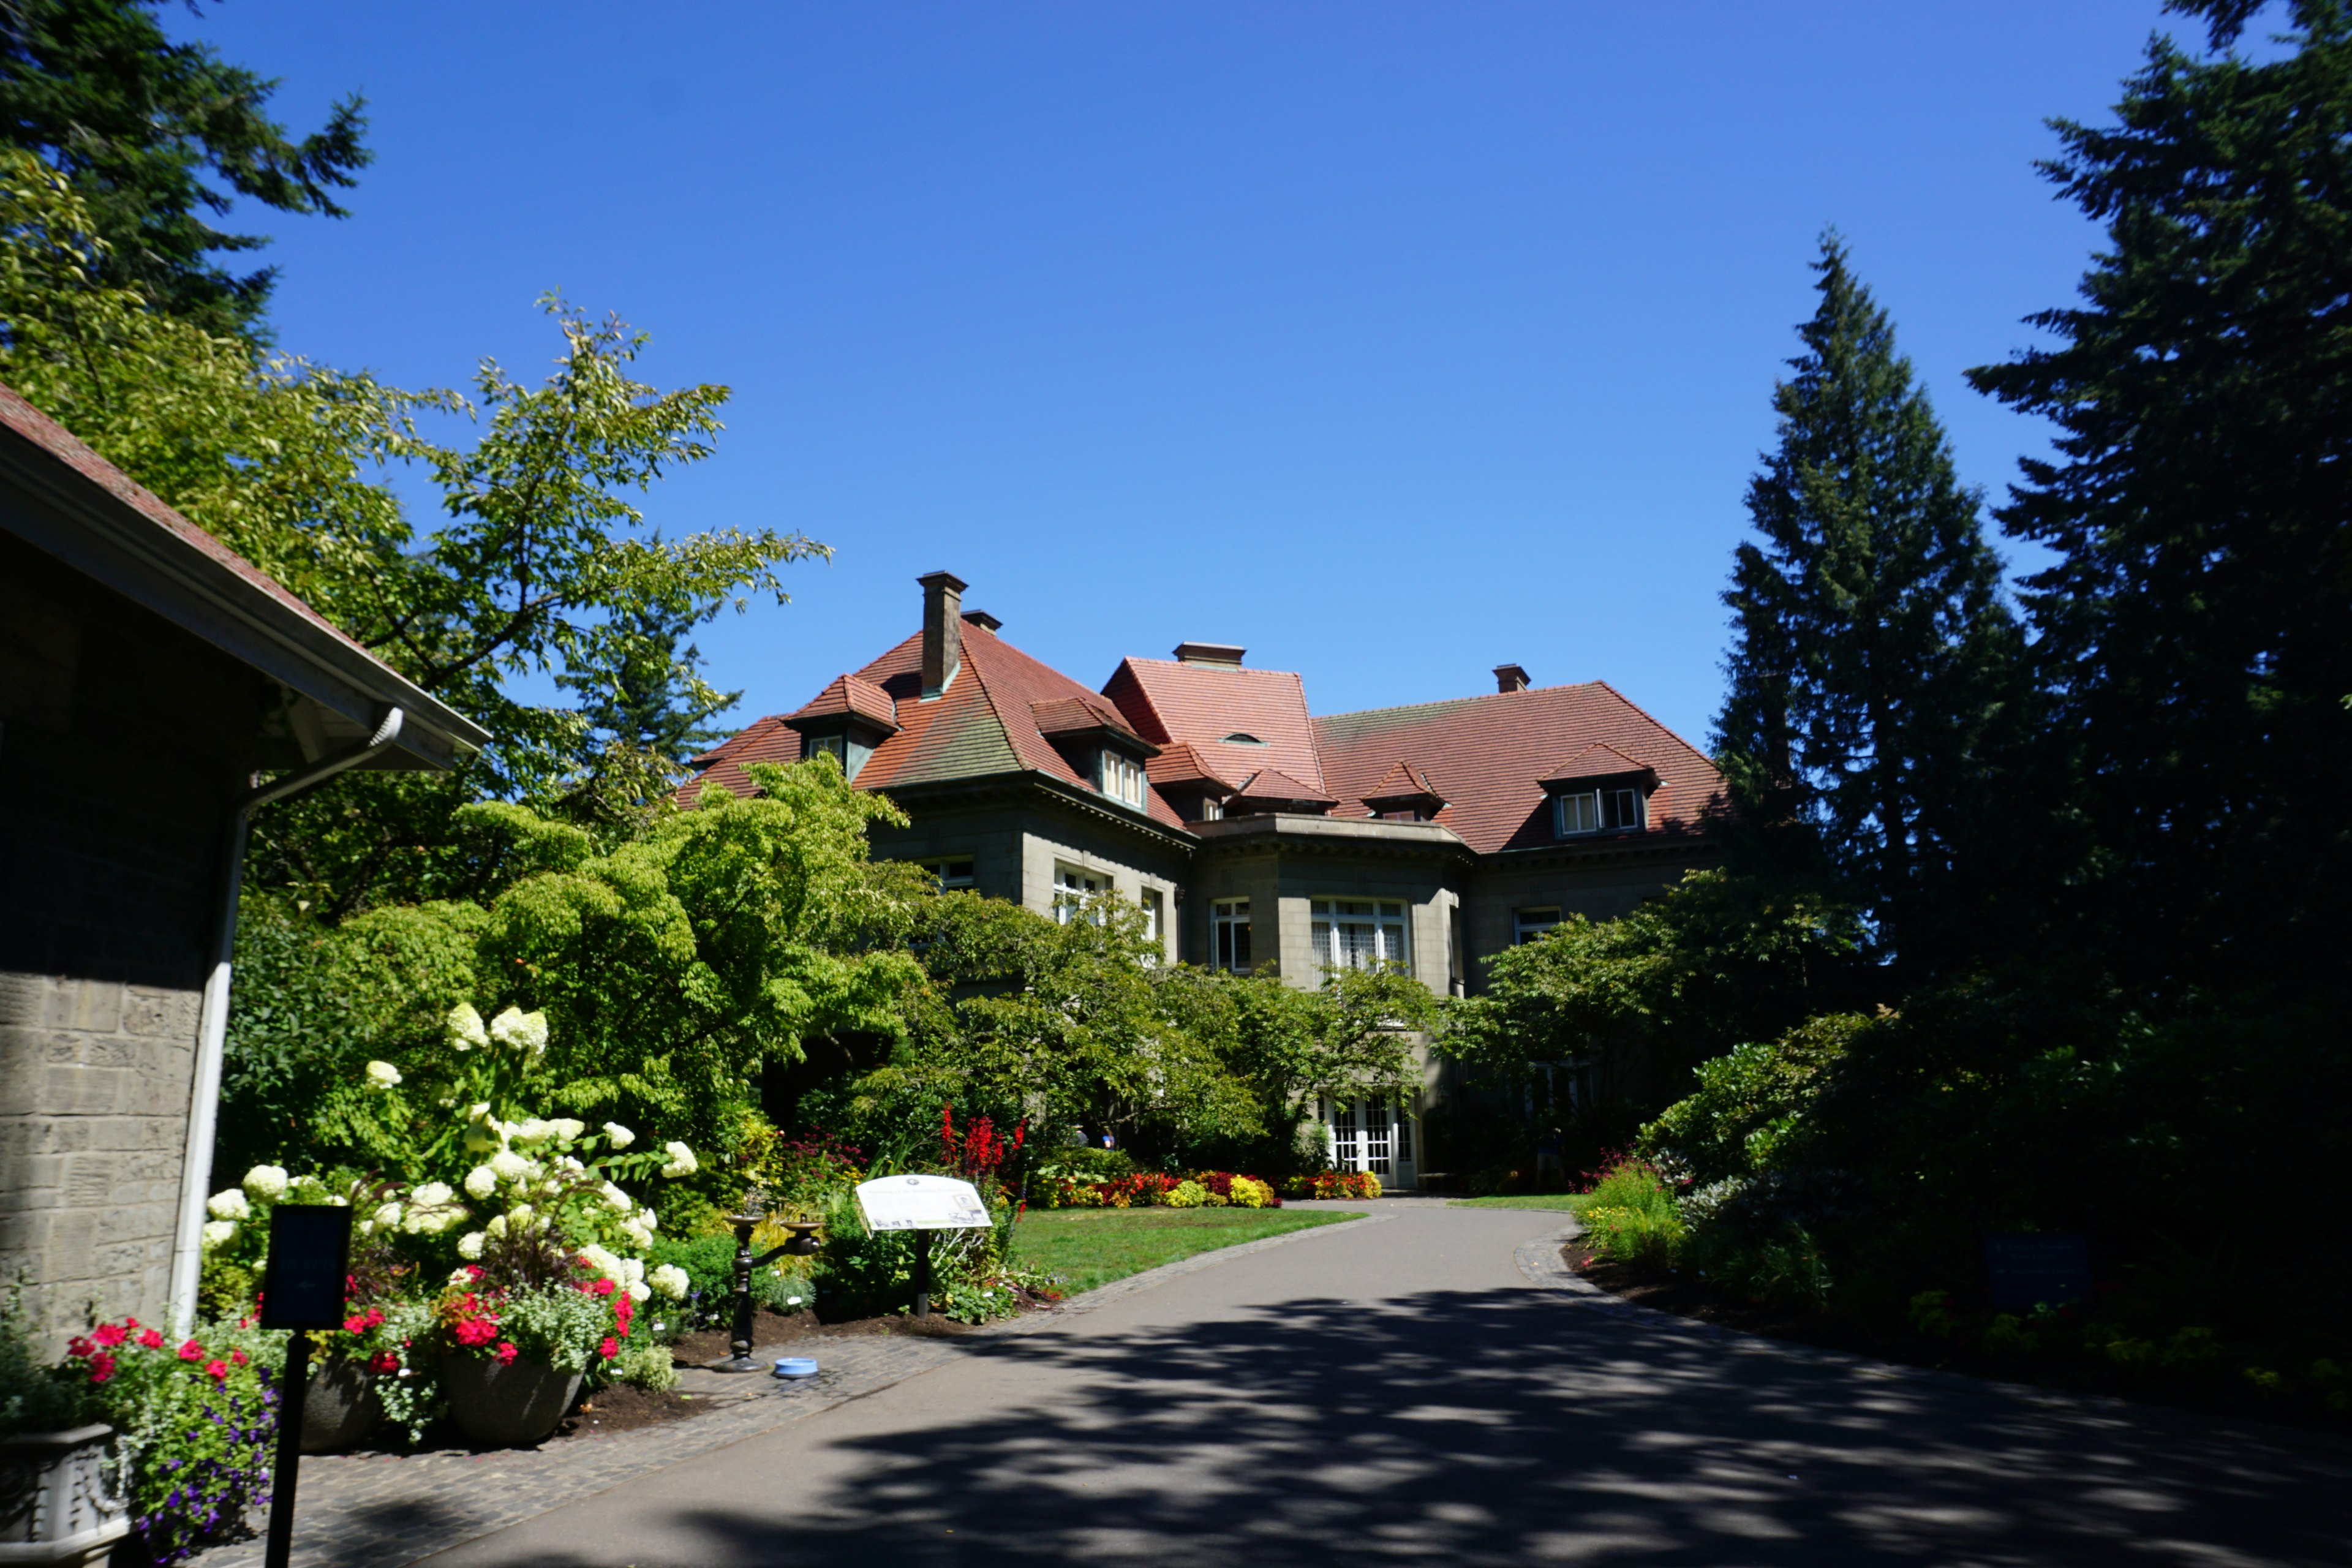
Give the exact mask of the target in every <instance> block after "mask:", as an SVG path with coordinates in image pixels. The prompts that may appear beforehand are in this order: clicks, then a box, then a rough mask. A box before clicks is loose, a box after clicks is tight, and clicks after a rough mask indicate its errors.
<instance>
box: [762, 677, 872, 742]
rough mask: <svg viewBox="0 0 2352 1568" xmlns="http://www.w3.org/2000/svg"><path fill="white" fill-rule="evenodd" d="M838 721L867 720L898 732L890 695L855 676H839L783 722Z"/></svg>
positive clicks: (870, 682)
mask: <svg viewBox="0 0 2352 1568" xmlns="http://www.w3.org/2000/svg"><path fill="white" fill-rule="evenodd" d="M839 718H858V719H864V720H866V721H869V722H871V723H874V724H876V725H877V726H879V727H880V728H882V729H883V730H886V731H887V730H896V729H897V728H898V704H897V703H896V702H894V701H892V700H890V694H889V693H888V692H887V691H885V690H883V689H881V688H880V687H878V686H877V685H875V684H874V683H873V682H872V681H870V680H866V679H862V678H861V677H858V676H855V675H836V676H835V677H834V678H833V683H832V684H831V685H829V686H827V687H826V688H825V689H824V690H823V691H820V692H818V693H817V694H816V695H815V696H814V697H813V698H811V699H809V700H808V701H807V702H806V703H804V704H803V706H801V707H800V708H797V709H795V710H793V713H792V716H791V717H790V718H788V719H786V720H785V721H784V722H786V723H788V724H790V723H795V722H798V721H803V720H810V719H839Z"/></svg>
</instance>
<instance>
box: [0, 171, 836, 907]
mask: <svg viewBox="0 0 2352 1568" xmlns="http://www.w3.org/2000/svg"><path fill="white" fill-rule="evenodd" d="M109 252H110V247H109V242H108V241H107V240H106V239H105V238H104V237H102V236H101V235H100V233H99V232H98V229H97V226H96V220H95V218H94V217H93V216H92V215H91V213H90V211H89V205H88V204H87V203H86V202H84V201H83V200H82V199H81V198H80V196H79V195H78V194H77V193H76V192H75V191H74V190H73V189H72V187H71V185H70V184H69V183H68V182H67V181H66V180H65V179H64V178H63V177H62V176H60V175H58V174H56V173H55V172H53V171H50V170H47V169H45V168H43V167H41V166H40V165H39V164H38V163H37V161H35V160H33V159H31V158H30V157H28V156H27V155H26V154H23V153H12V154H7V155H5V157H0V322H5V326H6V334H5V342H0V377H5V379H6V380H7V381H8V382H9V384H12V385H14V386H16V388H17V390H19V391H20V392H22V393H24V394H25V395H26V396H27V397H28V398H30V399H31V400H32V401H33V402H34V403H35V404H36V405H37V406H39V407H41V408H42V409H43V410H44V411H46V412H47V413H49V414H50V415H52V416H54V417H56V418H58V420H59V421H60V422H61V423H63V424H65V425H66V426H67V427H68V428H69V429H71V430H72V431H73V432H74V433H75V434H76V435H78V436H79V437H81V438H82V439H84V440H85V441H88V442H89V444H90V445H91V446H92V447H95V448H96V449H97V450H98V452H99V453H100V455H101V456H103V457H105V458H108V459H109V460H110V461H111V462H113V463H115V464H116V465H117V466H118V467H120V468H122V469H123V470H124V471H125V472H127V473H129V474H130V475H131V477H132V478H133V479H138V480H139V481H140V482H142V484H145V485H146V486H147V487H148V488H149V489H152V490H154V491H155V492H156V493H157V494H158V495H160V496H161V497H163V500H166V501H169V502H171V503H172V504H173V506H175V507H177V508H179V509H180V510H182V511H183V512H184V513H186V514H187V515H188V516H189V517H190V518H192V519H193V520H194V521H196V522H197V523H199V524H201V525H203V526H204V527H205V528H206V529H208V530H210V531H212V532H214V533H215V534H216V535H218V536H219V537H220V538H221V539H222V540H223V541H224V542H226V543H227V544H228V545H229V546H230V547H231V548H233V549H235V550H236V551H237V552H239V553H241V554H243V555H244V556H246V558H247V559H248V560H250V561H252V562H253V563H255V564H256V565H257V566H259V567H261V568H262V569H263V570H264V571H266V572H268V573H269V574H271V575H272V576H274V577H276V578H277V579H278V581H280V582H282V583H284V584H286V585H287V586H288V587H289V588H291V589H293V590H294V591H295V592H296V593H297V594H299V595H302V597H303V598H304V599H306V600H307V601H309V602H310V604H311V605H313V606H315V607H316V608H317V609H318V610H319V611H320V613H321V614H323V615H325V616H327V617H328V618H329V619H330V620H331V621H333V622H334V623H335V624H336V625H337V626H340V627H341V628H342V629H343V630H344V631H346V632H348V633H349V634H351V636H352V637H354V638H356V639H357V640H358V641H359V642H361V643H362V645H364V646H366V647H369V648H371V649H373V651H375V652H376V653H377V654H379V655H380V656H381V657H383V658H384V659H385V660H386V661H387V662H388V663H390V664H392V665H393V666H394V668H398V669H400V670H401V671H402V672H403V673H404V674H405V675H407V676H408V677H409V678H410V679H413V680H415V682H416V684H417V685H418V686H420V687H422V688H423V689H425V690H426V691H429V692H431V693H433V694H434V695H435V696H436V697H439V698H440V699H442V700H444V701H446V702H447V703H449V705H450V706H452V707H454V708H456V709H457V710H459V711H460V712H463V713H465V714H466V715H467V717H469V718H471V719H473V720H475V721H477V722H479V723H480V724H482V725H483V727H484V728H486V729H488V731H490V732H491V734H492V736H493V738H494V740H493V744H492V745H491V747H490V748H489V750H488V752H487V753H486V754H485V755H483V756H482V757H481V758H479V759H478V760H476V761H475V762H474V763H472V764H470V765H469V766H467V767H465V768H462V769H459V770H457V772H455V773H451V774H447V775H440V776H425V775H416V774H404V775H394V774H373V773H353V774H347V775H345V776H344V777H342V778H341V779H338V780H336V781H334V782H333V783H332V784H330V785H328V786H327V787H326V788H324V789H322V790H320V791H319V792H317V793H316V794H314V795H309V796H305V797H303V798H302V799H300V800H299V801H294V802H289V803H286V804H284V805H280V806H278V807H274V808H272V809H271V810H269V811H268V812H265V813H263V814H262V815H261V817H260V819H259V821H258V822H257V825H256V834H255V844H254V850H253V854H252V856H251V858H250V861H249V864H250V866H251V868H252V873H253V879H254V880H255V881H256V883H257V885H259V886H263V887H278V888H283V889H287V890H289V891H290V892H291V893H292V894H293V895H294V896H295V897H296V898H297V900H298V901H299V902H300V903H302V904H303V905H305V906H307V907H308V908H309V909H310V910H312V911H314V912H316V913H318V914H320V915H321V916H322V917H323V918H327V919H330V920H334V919H341V918H342V917H343V916H345V915H347V914H350V913H352V912H355V911H357V910H361V909H363V908H366V907H369V906H370V905H371V904H372V903H384V902H391V903H402V902H406V903H415V902H421V901H425V900H430V899H434V898H437V897H442V896H446V895H457V896H461V897H469V896H473V895H475V894H478V893H479V892H481V891H482V890H483V889H484V888H485V887H487V886H488V883H487V881H486V880H485V876H486V875H487V872H486V868H485V867H484V865H483V863H482V861H481V860H480V859H479V854H480V849H481V846H480V844H479V842H478V836H477V835H475V834H473V833H472V832H471V831H470V830H469V829H467V827H466V826H465V824H466V821H467V819H466V818H464V817H463V816H460V814H459V811H458V808H459V807H461V806H463V805H466V804H467V803H468V802H469V801H473V800H477V799H480V798H483V797H486V796H488V797H496V798H504V799H513V800H519V801H522V802H527V803H530V804H532V805H535V806H538V807H541V808H543V809H547V810H556V811H562V813H564V814H565V815H567V816H570V817H572V819H574V820H576V821H579V822H582V823H583V824H586V825H591V826H596V827H598V828H599V829H600V830H602V831H605V832H608V833H620V834H622V835H623V836H624V837H625V834H626V831H627V830H628V826H629V825H630V824H633V823H634V822H635V820H636V819H637V818H638V817H639V816H642V814H643V813H644V812H645V811H646V809H647V808H648V806H649V805H651V804H652V803H655V802H658V801H659V800H660V799H661V798H662V797H663V796H665V795H667V790H668V788H669V786H670V785H671V784H674V783H675V780H676V773H677V762H676V759H675V757H674V756H671V755H667V754H664V753H661V752H655V751H652V750H648V749H646V748H644V747H642V746H639V745H637V744H635V743H634V742H631V741H628V740H626V739H624V738H621V737H617V736H610V735H608V736H604V737H602V738H600V737H599V736H598V735H597V734H596V733H595V731H594V727H593V721H591V719H590V718H589V717H587V716H585V715H583V714H582V713H581V712H579V711H577V710H567V709H560V708H546V707H540V706H536V705H533V704H530V703H528V702H525V701H522V700H520V699H518V698H516V697H515V696H513V695H512V694H511V692H510V690H509V687H510V684H511V682H513V681H514V680H515V679H517V678H518V677H520V676H523V675H526V674H551V675H553V676H555V677H556V678H557V679H560V680H563V681H565V682H566V683H567V686H568V687H569V689H574V690H581V691H593V692H606V693H612V692H620V691H624V690H625V689H627V687H628V684H629V682H630V681H631V680H632V679H636V677H635V676H634V675H633V674H632V672H633V671H643V670H645V669H646V668H650V667H654V666H656V665H659V666H667V667H673V668H674V667H675V665H676V663H677V660H676V657H675V651H674V643H670V642H664V641H662V640H661V639H662V638H663V637H666V636H668V635H669V634H670V623H671V621H672V620H674V619H677V618H680V617H683V618H685V619H687V620H688V621H693V620H699V619H707V618H709V616H711V615H714V614H716V613H717V612H718V611H719V609H721V608H724V607H726V606H729V605H733V606H734V607H736V608H738V609H740V608H742V607H743V606H744V605H746V604H747V602H748V597H749V595H753V594H772V595H774V596H775V597H776V598H777V599H778V600H779V601H780V602H781V601H782V599H783V598H784V594H783V590H782V582H781V580H780V578H779V577H778V575H777V568H778V567H780V566H782V565H783V564H785V563H790V562H793V561H796V560H801V559H804V558H806V557H808V556H811V555H824V554H826V553H828V552H827V550H826V548H825V546H824V545H822V544H819V543H817V542H815V541H814V540H811V539H808V538H806V537H805V536H803V535H801V534H799V533H790V532H784V531H779V530H776V529H772V528H759V529H751V530H744V529H736V528H723V529H716V530H711V531H707V532H702V533H697V534H693V535H689V536H688V537H686V538H683V539H679V540H676V541H667V540H664V539H662V538H661V537H660V536H659V535H658V534H657V533H656V532H654V531H652V530H651V529H650V528H649V527H648V525H647V522H646V517H645V515H644V513H643V512H642V511H641V510H639V509H638V507H637V505H636V504H635V500H633V495H634V494H635V493H638V492H643V491H645V490H646V489H649V488H650V487H651V486H652V485H653V483H654V482H655V481H656V479H659V478H660V477H662V476H663V475H664V474H666V473H667V472H669V471H671V470H672V469H674V468H677V467H678V466H681V465H684V464H688V463H692V462H698V461H700V460H701V459H703V458H707V457H709V455H710V451H711V445H710V443H711V441H712V439H713V438H714V437H716V435H717V433H718V431H719V428H720V426H719V410H720V408H721V407H722V406H723V405H724V404H725V402H726V399H727V389H726V388H724V387H720V386H709V385H701V386H690V387H686V388H683V389H680V390H677V391H673V392H663V391H661V390H659V389H657V388H656V387H653V386H651V385H648V384H645V383H643V382H641V381H638V380H636V379H635V378H634V377H633V376H632V375H631V374H629V372H630V367H631V365H632V363H633V362H634V361H635V359H636V357H637V355H638V354H639V353H641V352H642V351H643V349H644V346H645V342H646V340H645V338H644V336H643V335H642V334H640V333H635V332H632V331H629V329H628V328H627V327H626V326H625V325H624V324H623V323H622V322H620V321H615V320H610V319H608V320H606V321H601V322H598V321H589V320H588V319H586V318H585V317H583V316H582V315H581V314H580V313H579V312H577V311H574V310H571V309H569V308H568V307H566V306H565V305H564V304H563V303H562V301H561V300H556V299H554V298H552V297H550V298H548V299H546V300H542V301H541V305H542V307H543V308H544V309H545V310H547V311H548V313H549V314H550V315H551V317H552V318H553V319H554V321H555V323H556V326H557V329H558V331H560V333H561V334H562V342H563V353H562V358H561V359H560V360H559V361H558V362H557V366H556V370H555V374H553V375H551V377H549V379H548V380H547V381H546V382H545V383H544V384H541V385H538V386H529V385H525V384H521V383H520V382H518V381H516V380H515V379H514V378H513V377H512V376H510V375H509V374H508V373H507V372H506V371H505V370H504V369H502V368H501V367H500V366H499V365H498V364H496V363H492V362H488V361H486V362H484V363H483V364H482V365H481V367H480V369H479V371H478V374H477V377H476V382H475V401H474V402H468V401H467V399H466V398H464V397H461V396H459V395H457V394H455V393H449V392H426V393H408V392H403V391H400V390H398V389H395V388H390V387H386V386H383V385H382V384H378V383H376V382H375V381H373V379H371V378H369V377H365V376H353V375H345V374H341V373H338V372H334V371H331V370H329V369H325V368H323V367H320V366H316V365H312V364H309V363H306V362H303V361H300V360H299V359H294V358H290V357H288V356H282V355H267V354H264V353H262V352H261V351H259V350H257V349H256V348H254V347H253V345H252V344H250V343H249V342H245V341H244V340H242V339H239V338H236V337H234V336H220V335H215V334H213V333H211V332H208V331H205V330H204V329H203V328H201V327H199V326H197V325H194V324H192V323H190V322H188V321H180V320H177V319H175V318H173V317H172V316H170V315H167V314H164V313H163V312H161V311H158V310H155V309H153V308H152V303H151V302H150V301H149V300H147V298H146V297H145V296H144V295H143V294H142V293H141V292H140V291H139V290H137V289H130V288H122V287H117V286H115V285H113V284H111V283H110V282H109V281H108V280H107V278H106V276H105V265H104V264H105V258H106V257H107V256H108V254H109ZM427 409H430V410H433V411H436V412H438V413H440V414H443V415H456V416H460V417H465V416H474V417H476V418H477V419H478V420H479V421H480V432H479V435H478V438H477V439H475V440H474V441H473V442H472V443H470V444H468V445H455V444H445V443H439V442H435V441H430V440H427V439H425V437H424V436H422V435H421V434H420V432H419V429H418V426H417V423H416V416H417V415H418V414H419V413H420V412H421V411H424V410H427ZM478 411H479V412H478ZM483 416H486V418H485V417H483ZM393 462H402V463H411V464H416V465H420V466H423V467H425V468H427V469H428V470H429V471H430V473H431V475H432V477H433V479H434V481H435V482H436V485H437V487H438V489H439V490H440V492H441V495H442V510H443V512H444V513H445V518H444V520H443V521H441V522H440V524H439V525H438V526H437V527H435V528H433V529H431V530H429V531H422V532H420V531H419V530H417V529H416V528H415V525H414V524H413V523H412V521H410V520H409V518H408V517H407V516H406V515H405V513H404V511H403V510H402V509H401V507H400V504H399V502H398V500H397V499H396V498H395V497H394V494H393V492H392V491H391V489H389V488H388V487H387V486H386V485H385V484H384V483H383V471H382V470H383V465H385V464H388V463H393ZM681 686H682V689H683V691H684V693H685V694H686V696H687V699H688V701H689V702H690V703H692V702H709V701H711V700H716V699H717V697H718V694H717V693H715V692H711V691H710V690H709V688H708V687H707V686H706V685H704V684H702V683H701V682H700V681H699V679H698V678H691V677H688V678H684V679H682V680H681Z"/></svg>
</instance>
